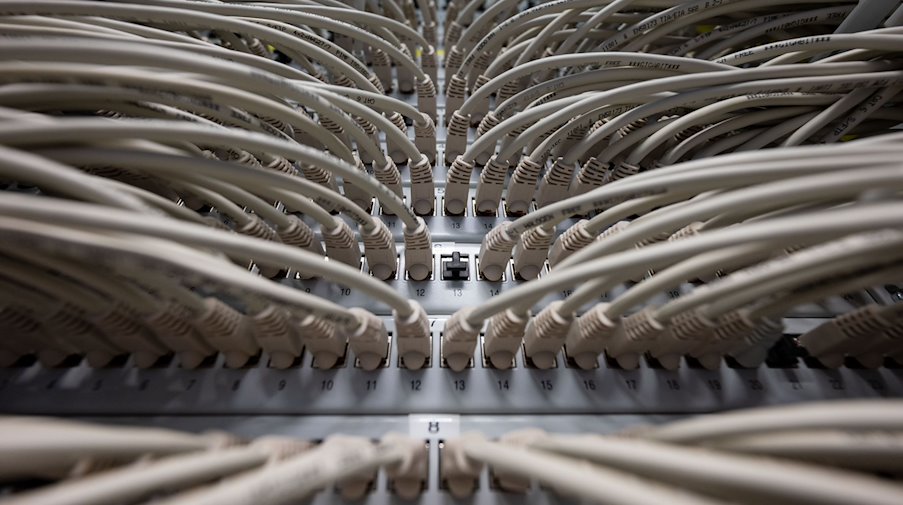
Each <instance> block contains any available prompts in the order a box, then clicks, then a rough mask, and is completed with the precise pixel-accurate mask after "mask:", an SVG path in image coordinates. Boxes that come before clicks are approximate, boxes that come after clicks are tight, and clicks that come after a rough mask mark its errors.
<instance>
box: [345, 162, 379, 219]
mask: <svg viewBox="0 0 903 505" xmlns="http://www.w3.org/2000/svg"><path fill="white" fill-rule="evenodd" d="M356 161H357V163H356V164H355V165H356V168H357V170H358V172H361V173H362V174H367V169H366V168H365V167H364V162H363V161H361V160H360V158H357V159H356ZM342 189H343V190H344V194H345V198H348V199H349V200H351V201H352V202H354V203H355V204H357V206H358V207H360V208H362V209H364V210H365V211H367V212H370V210H371V209H372V208H373V195H371V194H370V193H368V192H366V191H364V189H363V188H360V187H358V186H356V185H355V184H354V182H353V181H351V180H348V179H345V180H344V181H343V182H342Z"/></svg>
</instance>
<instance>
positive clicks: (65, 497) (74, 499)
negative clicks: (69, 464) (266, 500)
mask: <svg viewBox="0 0 903 505" xmlns="http://www.w3.org/2000/svg"><path fill="white" fill-rule="evenodd" d="M280 442H281V443H282V444H285V445H289V443H288V442H284V441H280ZM268 445H276V442H275V441H268V440H263V441H262V442H260V443H252V444H251V445H248V446H243V447H230V448H225V449H220V450H212V451H204V452H200V451H199V452H197V453H189V454H186V455H176V456H170V457H168V458H164V459H160V460H158V461H154V462H149V463H144V464H140V463H139V464H134V465H124V466H123V467H120V468H116V469H113V470H108V471H105V472H101V473H97V474H93V475H89V476H86V477H82V478H80V479H70V480H66V481H61V482H58V483H55V484H52V485H49V486H45V487H42V488H39V489H37V490H33V491H31V492H25V493H21V494H17V495H15V496H13V497H10V498H7V499H6V500H5V502H6V503H8V504H10V505H36V504H44V505H90V504H95V505H101V504H109V505H114V504H117V503H122V502H123V501H135V500H139V499H144V498H148V497H150V496H152V495H153V494H155V493H157V492H159V490H162V489H165V490H168V491H178V490H180V489H184V488H187V487H192V486H198V485H203V484H205V483H207V482H210V481H212V480H215V479H219V478H229V477H230V476H232V475H235V474H240V473H242V472H247V471H250V470H253V469H255V468H257V467H260V466H262V465H264V464H266V463H267V462H268V461H269V460H270V459H273V455H274V454H272V453H276V452H277V451H275V450H274V449H273V448H270V447H267V446H268Z"/></svg>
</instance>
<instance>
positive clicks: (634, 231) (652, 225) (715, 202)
mask: <svg viewBox="0 0 903 505" xmlns="http://www.w3.org/2000/svg"><path fill="white" fill-rule="evenodd" d="M862 176H863V179H861V180H859V181H856V182H853V181H850V180H849V177H847V176H846V174H843V173H832V174H820V175H813V176H809V177H801V178H796V179H791V180H793V181H795V184H793V185H790V184H788V183H786V182H785V181H779V182H774V183H771V184H763V185H760V186H754V187H752V188H748V189H744V190H736V191H731V192H727V193H723V194H721V195H715V196H712V197H709V198H706V199H701V200H696V201H693V202H690V203H688V204H686V205H681V206H680V207H679V208H676V209H675V208H671V207H666V209H668V210H667V211H662V212H660V213H659V214H658V219H651V218H652V217H653V215H651V214H650V215H648V216H646V219H644V220H638V221H637V222H636V223H635V225H632V226H628V227H627V228H625V229H624V230H622V231H620V232H619V233H618V234H617V235H613V236H611V237H609V238H607V239H606V240H604V241H601V242H597V243H596V244H593V245H592V246H589V247H586V248H584V249H582V250H580V251H579V252H576V253H574V254H572V255H570V256H569V257H568V258H567V259H564V260H562V261H560V262H559V263H557V264H556V268H567V267H568V266H572V265H577V264H579V263H580V262H582V261H586V260H589V259H592V258H597V257H602V256H603V255H605V254H607V253H611V252H614V251H618V250H625V249H626V248H628V247H632V246H633V245H635V244H638V243H643V242H644V241H645V240H647V239H649V238H650V237H653V236H654V235H655V234H657V233H660V232H666V233H672V232H673V231H674V230H677V229H680V228H681V227H682V226H684V225H687V224H689V223H692V222H694V221H702V220H705V219H708V218H711V217H714V216H717V215H719V214H720V213H722V212H726V211H731V210H733V209H736V208H742V209H744V210H745V211H747V212H755V211H756V210H760V211H767V210H770V209H775V208H780V207H781V206H784V205H791V204H795V203H799V202H800V201H801V198H806V197H807V196H808V195H817V197H818V198H819V199H831V198H838V197H839V198H843V197H855V196H856V195H858V194H859V193H860V192H862V191H866V190H868V189H870V188H873V187H881V186H883V185H890V187H893V186H894V185H895V184H899V183H900V182H901V181H900V180H899V174H898V173H897V170H896V169H895V168H892V167H887V168H875V169H871V170H869V169H866V170H863V173H862ZM873 177H874V178H873ZM796 182H798V183H799V186H797V185H796ZM858 183H861V184H858ZM799 188H806V194H805V195H803V194H801V190H800V189H799ZM703 209H704V210H703ZM600 216H601V214H600ZM643 221H645V222H643ZM685 279H686V278H685ZM607 285H610V283H604V282H599V281H590V282H588V283H586V284H584V285H583V286H581V287H580V288H579V289H578V290H577V292H575V293H574V294H573V295H572V296H571V297H569V299H568V300H567V301H566V302H565V304H564V307H563V309H564V310H567V311H575V310H577V309H578V308H579V307H580V306H582V305H583V304H584V303H586V302H587V301H589V300H590V299H592V298H595V296H596V295H597V294H598V292H599V291H604V287H603V286H607ZM653 285H657V286H659V287H660V289H657V291H663V290H664V286H665V285H666V284H658V283H657V281H656V280H655V278H653V279H652V280H650V284H649V285H647V287H649V288H650V289H651V286H653ZM644 289H645V288H644ZM614 310H615V309H612V312H609V313H608V315H609V317H614V316H615V315H616V312H614Z"/></svg>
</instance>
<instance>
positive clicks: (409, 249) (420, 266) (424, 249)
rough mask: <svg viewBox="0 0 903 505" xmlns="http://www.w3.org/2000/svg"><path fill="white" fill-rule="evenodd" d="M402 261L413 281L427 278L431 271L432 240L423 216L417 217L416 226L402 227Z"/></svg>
mask: <svg viewBox="0 0 903 505" xmlns="http://www.w3.org/2000/svg"><path fill="white" fill-rule="evenodd" d="M403 234H404V262H405V270H406V271H407V273H408V277H410V278H411V279H414V280H415V281H422V280H424V279H428V278H429V277H430V275H432V273H433V242H432V239H431V238H430V230H429V228H427V227H426V222H424V220H423V218H421V217H418V218H417V227H416V228H414V229H410V228H408V227H407V226H405V227H404V230H403Z"/></svg>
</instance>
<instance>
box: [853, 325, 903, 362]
mask: <svg viewBox="0 0 903 505" xmlns="http://www.w3.org/2000/svg"><path fill="white" fill-rule="evenodd" d="M901 350H903V318H901V319H897V321H896V322H895V323H893V324H891V325H890V326H888V327H887V328H885V329H884V331H883V332H882V333H881V334H880V335H876V336H875V337H874V339H873V340H872V341H871V342H870V343H868V344H866V345H864V346H863V348H861V349H859V348H857V349H856V350H855V351H852V352H851V354H855V353H859V354H860V355H863V354H878V355H880V356H881V357H882V359H883V356H884V355H885V354H887V355H891V354H895V353H898V352H899V351H901ZM863 364H864V363H863Z"/></svg>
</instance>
